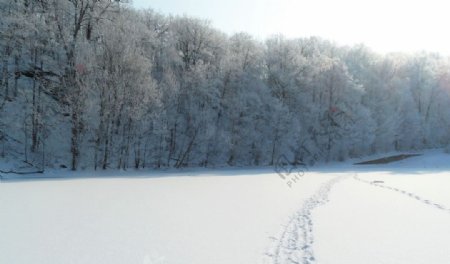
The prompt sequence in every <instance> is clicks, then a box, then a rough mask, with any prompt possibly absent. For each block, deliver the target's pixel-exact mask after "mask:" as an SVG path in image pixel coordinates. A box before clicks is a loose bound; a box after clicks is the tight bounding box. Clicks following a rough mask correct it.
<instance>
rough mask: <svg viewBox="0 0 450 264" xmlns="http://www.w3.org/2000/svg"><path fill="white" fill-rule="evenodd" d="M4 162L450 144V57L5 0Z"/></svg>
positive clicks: (325, 157) (314, 156) (319, 152)
mask: <svg viewBox="0 0 450 264" xmlns="http://www.w3.org/2000/svg"><path fill="white" fill-rule="evenodd" d="M0 17H1V19H0V156H1V157H3V158H4V159H8V160H20V161H25V162H28V163H30V164H34V165H35V166H43V167H59V166H67V167H69V168H72V169H74V170H75V169H78V168H95V169H107V168H115V169H127V168H149V167H150V168H160V167H177V168H179V167H185V166H205V167H206V166H223V165H229V166H237V165H273V164H274V162H276V159H277V157H279V156H280V155H284V156H286V157H288V159H290V160H296V161H303V162H315V161H333V160H345V159H346V158H349V157H358V156H362V155H368V154H373V153H379V152H387V151H395V150H412V149H423V148H429V147H442V146H447V145H448V144H449V143H450V133H449V131H450V130H449V129H450V61H449V58H446V57H442V56H440V55H438V54H430V53H419V54H414V55H406V54H388V55H379V54H375V53H373V52H371V51H370V49H368V48H366V47H365V46H363V45H357V46H353V47H342V46H338V45H336V44H334V43H332V42H329V41H326V40H322V39H320V38H314V37H313V38H301V39H285V38H284V37H282V36H274V37H271V38H269V39H267V40H266V41H265V42H261V41H257V40H255V39H254V38H252V37H251V36H250V35H248V34H245V33H240V34H235V35H232V36H227V35H225V34H223V33H222V32H220V31H218V30H216V29H214V28H212V27H211V26H210V25H209V23H208V22H207V21H203V20H199V19H195V18H190V17H168V16H163V15H161V14H158V13H156V12H154V11H152V10H146V11H138V10H134V9H131V8H129V7H128V6H127V4H126V3H123V1H113V0H0Z"/></svg>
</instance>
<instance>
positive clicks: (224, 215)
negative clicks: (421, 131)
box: [0, 151, 450, 264]
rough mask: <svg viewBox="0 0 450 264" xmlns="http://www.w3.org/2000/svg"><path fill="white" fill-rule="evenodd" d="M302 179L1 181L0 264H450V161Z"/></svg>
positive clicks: (198, 175) (191, 176)
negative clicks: (292, 180) (289, 182)
mask: <svg viewBox="0 0 450 264" xmlns="http://www.w3.org/2000/svg"><path fill="white" fill-rule="evenodd" d="M56 173H57V172H53V174H49V175H48V176H51V177H54V176H55V175H56ZM295 173H297V172H296V171H295V170H294V171H293V172H292V174H291V175H287V177H286V179H287V180H289V179H293V177H297V179H296V180H295V182H292V184H291V187H289V186H288V185H287V182H286V179H282V178H281V177H280V176H279V175H278V174H277V173H275V172H274V170H272V169H269V168H266V169H253V170H252V169H248V170H243V169H233V170H231V169H229V170H220V171H213V170H211V171H206V170H201V171H195V170H187V171H184V172H173V173H172V172H165V173H161V172H160V173H155V172H149V173H148V174H145V173H144V172H139V175H138V174H136V173H129V174H124V173H120V174H119V173H114V172H111V173H110V174H109V175H107V174H103V175H100V176H99V175H90V176H97V178H92V179H90V178H81V177H80V178H77V179H71V180H69V179H66V180H27V181H3V182H1V183H0V234H1V235H0V263H9V264H22V263H23V264H25V263H27V264H28V263H34V264H44V263H45V264H52V263H55V264H56V263H58V264H59V263H77V264H78V263H80V264H81V263H83V264H84V263H95V264H102V263H108V264H116V263H117V264H119V263H120V264H122V263H138V264H144V263H145V264H149V263H152V264H153V263H164V264H166V263H167V264H191V263H192V264H203V263H204V264H206V263H208V264H210V263H214V264H239V263H245V264H248V263H280V264H281V263H282V264H285V263H286V264H287V263H320V264H322V263H324V264H327V263H329V264H331V263H346V264H361V263H365V264H371V263H377V264H390V263H392V264H394V263H395V264H399V263H408V264H419V263H420V264H423V263H433V264H447V263H450V253H448V250H447V249H448V245H449V244H450V155H448V154H444V153H441V152H440V151H431V152H427V153H425V155H424V156H420V157H413V158H410V159H407V160H403V161H400V162H396V163H391V164H386V165H370V166H354V165H351V164H350V163H346V164H335V165H330V166H318V167H314V168H308V169H306V170H305V173H304V174H302V175H303V176H301V175H300V174H298V175H297V174H295ZM294 174H295V175H294ZM73 176H76V175H71V177H73ZM78 176H89V175H86V173H85V174H84V175H82V174H79V175H78ZM105 176H108V177H105ZM113 176H119V177H113ZM128 176H144V177H136V178H133V177H128Z"/></svg>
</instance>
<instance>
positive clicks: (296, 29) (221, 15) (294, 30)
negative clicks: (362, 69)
mask: <svg viewBox="0 0 450 264" xmlns="http://www.w3.org/2000/svg"><path fill="white" fill-rule="evenodd" d="M133 5H134V6H135V7H136V8H152V9H154V10H155V11H158V12H161V13H163V14H173V15H188V16H193V17H197V18H203V19H208V20H210V21H211V23H212V25H213V26H214V27H215V28H217V29H220V30H222V31H224V32H225V33H228V34H233V33H236V32H247V33H249V34H251V35H253V36H255V37H257V38H260V39H264V38H266V37H269V36H270V35H273V34H278V33H281V34H283V35H285V36H286V37H289V38H295V37H308V36H320V37H323V38H326V39H329V40H332V41H336V42H337V43H339V44H349V45H352V44H356V43H364V44H366V45H367V46H369V47H371V48H373V49H374V50H375V51H378V52H391V51H402V52H415V51H420V50H427V51H433V52H440V53H442V54H446V55H450V28H449V26H450V8H449V7H450V2H448V1H444V0H426V1H424V0H418V1H416V0H411V1H403V0H377V1H374V0H134V4H133Z"/></svg>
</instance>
